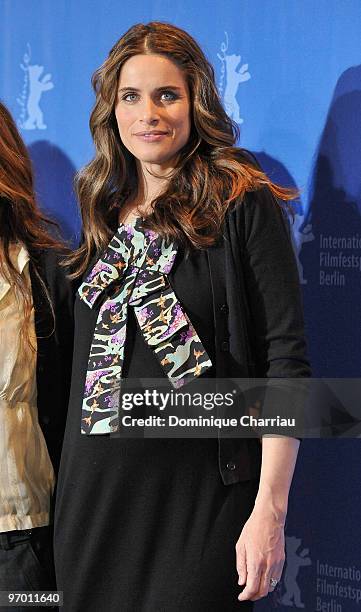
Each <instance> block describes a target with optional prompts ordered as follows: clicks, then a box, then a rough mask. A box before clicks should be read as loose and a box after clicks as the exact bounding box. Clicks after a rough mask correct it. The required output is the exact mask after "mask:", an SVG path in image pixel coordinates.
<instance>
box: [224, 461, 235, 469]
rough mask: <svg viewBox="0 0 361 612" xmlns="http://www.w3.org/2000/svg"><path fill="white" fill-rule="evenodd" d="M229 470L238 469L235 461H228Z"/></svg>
mask: <svg viewBox="0 0 361 612" xmlns="http://www.w3.org/2000/svg"><path fill="white" fill-rule="evenodd" d="M226 468H227V470H235V469H236V464H235V463H233V461H228V463H227V465H226Z"/></svg>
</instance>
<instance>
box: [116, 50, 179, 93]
mask: <svg viewBox="0 0 361 612" xmlns="http://www.w3.org/2000/svg"><path fill="white" fill-rule="evenodd" d="M164 81H169V82H167V83H164ZM145 83H152V84H153V86H154V87H157V86H158V87H163V86H164V84H165V85H166V86H171V85H174V86H178V87H180V86H182V85H184V84H185V75H184V73H183V71H182V70H181V69H180V68H179V67H178V66H177V65H176V64H175V63H174V62H173V61H171V60H170V59H168V58H167V57H164V55H156V54H152V55H150V54H139V55H134V56H133V57H131V58H129V59H128V60H127V61H126V62H125V63H124V64H123V66H122V68H121V70H120V74H119V84H120V85H121V86H124V87H126V86H130V87H131V86H134V87H138V88H141V87H142V86H144V84H145Z"/></svg>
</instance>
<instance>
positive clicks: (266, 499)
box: [253, 486, 288, 525]
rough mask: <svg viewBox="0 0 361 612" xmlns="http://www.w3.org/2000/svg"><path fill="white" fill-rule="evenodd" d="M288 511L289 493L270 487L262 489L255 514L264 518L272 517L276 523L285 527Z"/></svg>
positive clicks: (256, 501)
mask: <svg viewBox="0 0 361 612" xmlns="http://www.w3.org/2000/svg"><path fill="white" fill-rule="evenodd" d="M287 509H288V492H287V493H285V492H284V491H280V490H278V489H277V488H272V487H268V486H263V487H262V488H261V487H260V489H259V491H258V494H257V497H256V500H255V504H254V510H253V511H254V512H255V513H256V514H262V516H268V517H272V518H273V519H274V520H275V521H276V522H278V523H280V524H282V525H284V523H285V521H286V516H287Z"/></svg>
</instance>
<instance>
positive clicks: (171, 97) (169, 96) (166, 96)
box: [161, 91, 177, 102]
mask: <svg viewBox="0 0 361 612" xmlns="http://www.w3.org/2000/svg"><path fill="white" fill-rule="evenodd" d="M161 95H162V98H163V96H164V98H163V99H164V100H165V101H166V102H170V101H172V100H175V99H176V98H177V96H176V94H175V93H174V92H173V91H163V93H162V94H161Z"/></svg>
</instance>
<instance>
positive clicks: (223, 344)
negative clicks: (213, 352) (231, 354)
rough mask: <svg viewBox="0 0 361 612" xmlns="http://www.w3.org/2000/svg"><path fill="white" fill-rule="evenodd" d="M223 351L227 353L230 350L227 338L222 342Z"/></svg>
mask: <svg viewBox="0 0 361 612" xmlns="http://www.w3.org/2000/svg"><path fill="white" fill-rule="evenodd" d="M221 351H223V353H226V352H227V351H229V342H227V340H224V341H223V342H222V344H221Z"/></svg>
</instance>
